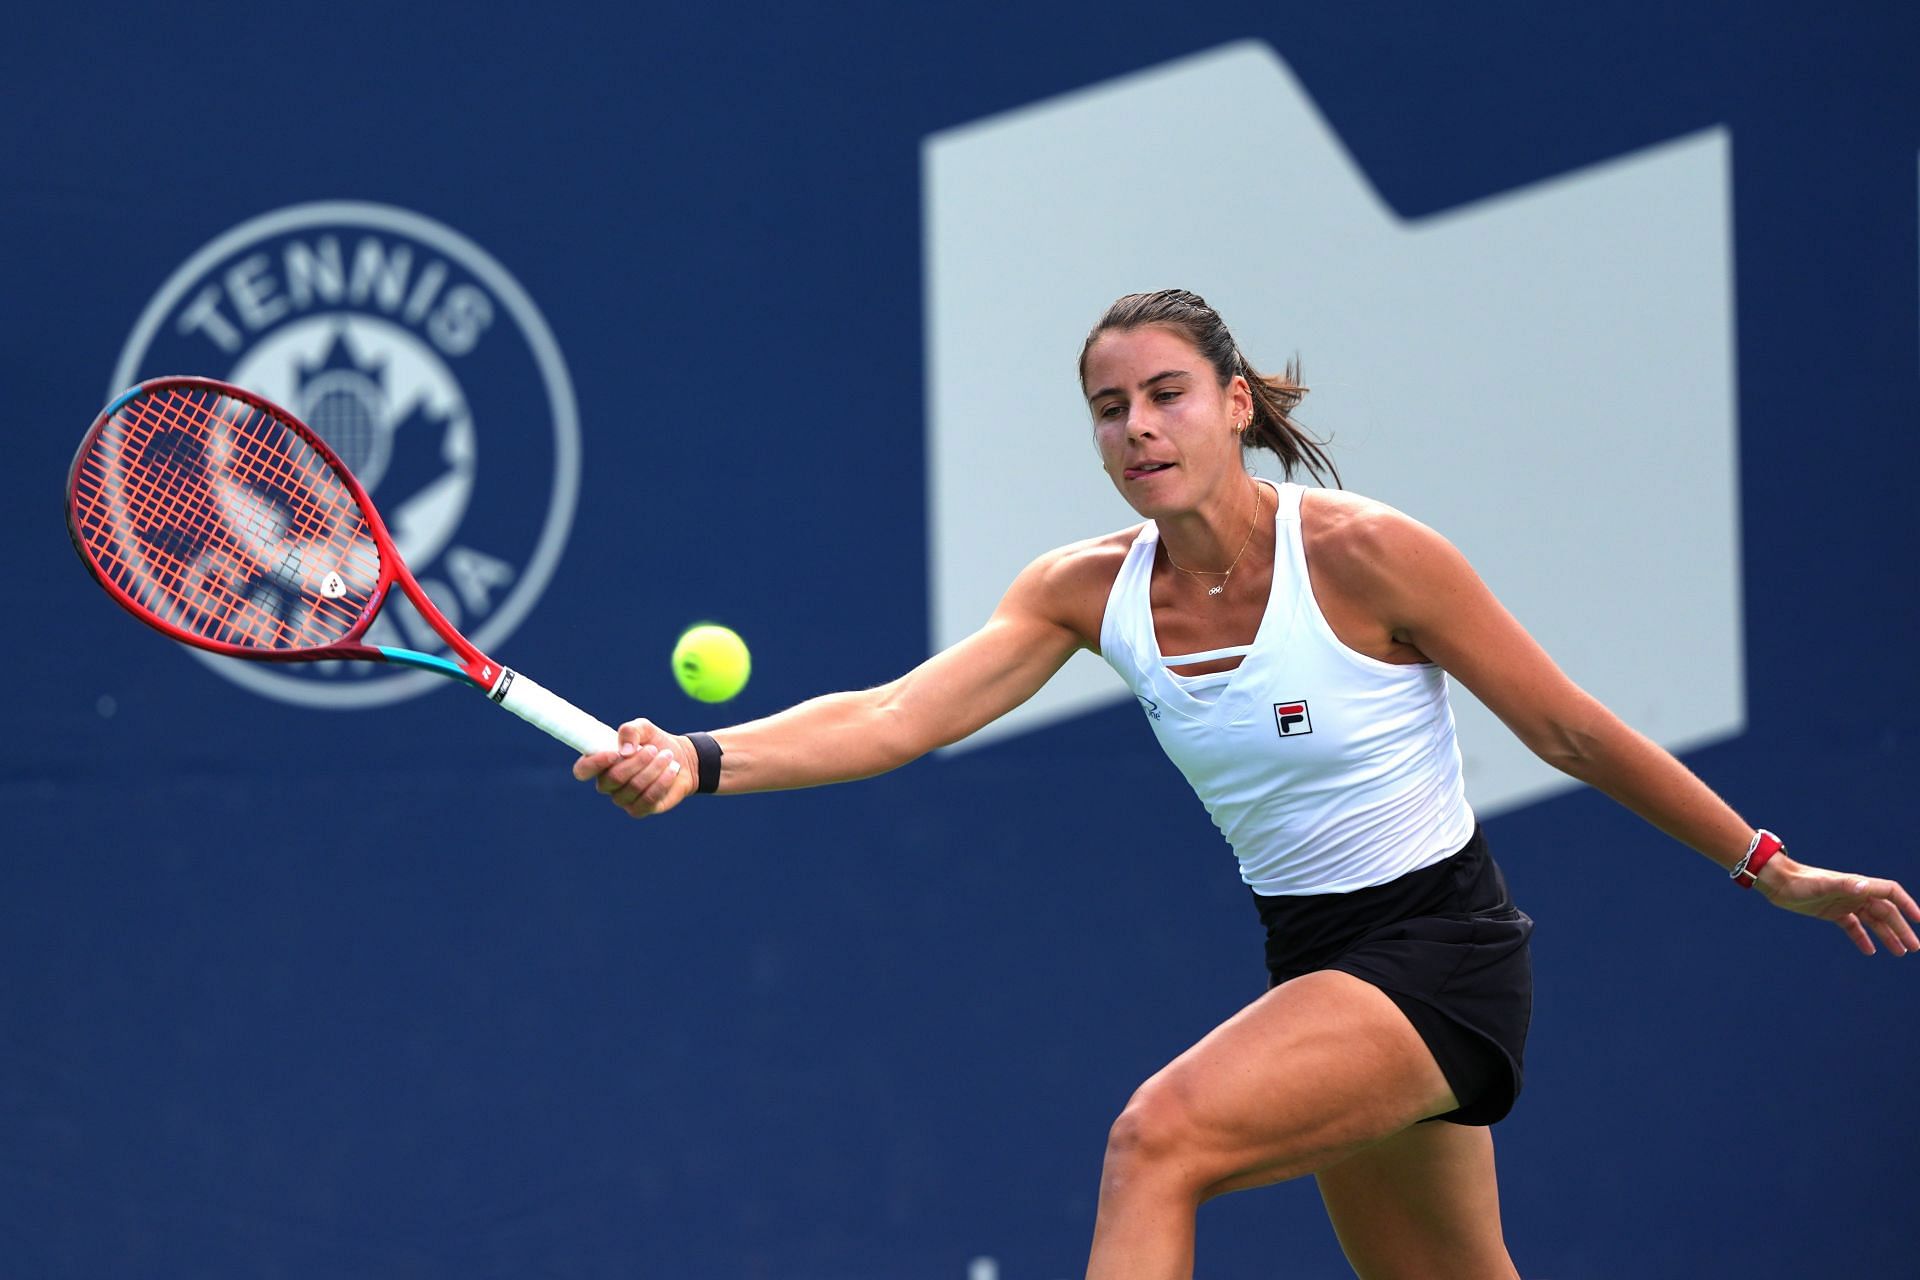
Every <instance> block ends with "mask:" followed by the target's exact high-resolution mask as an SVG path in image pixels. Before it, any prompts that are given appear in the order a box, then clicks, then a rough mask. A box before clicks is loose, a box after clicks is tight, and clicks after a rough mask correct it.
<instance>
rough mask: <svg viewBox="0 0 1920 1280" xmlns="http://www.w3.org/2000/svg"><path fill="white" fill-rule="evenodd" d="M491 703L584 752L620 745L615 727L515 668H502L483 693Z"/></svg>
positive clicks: (609, 748) (604, 749)
mask: <svg viewBox="0 0 1920 1280" xmlns="http://www.w3.org/2000/svg"><path fill="white" fill-rule="evenodd" d="M487 696H488V697H489V698H492V699H493V700H494V701H495V702H497V703H499V704H500V705H501V706H503V707H505V708H506V709H507V710H509V711H511V712H513V714H515V715H517V716H519V717H520V718H521V719H522V720H525V721H526V722H527V723H528V724H530V725H533V726H534V727H535V728H538V729H543V730H545V731H546V732H547V733H550V734H552V735H553V736H554V737H556V738H558V739H560V741H562V742H564V743H566V744H567V745H568V746H570V747H572V748H573V749H574V750H575V751H578V752H579V753H580V754H581V755H583V756H584V755H588V754H590V753H591V752H595V751H611V750H613V749H614V748H615V747H617V746H619V745H620V733H619V730H617V729H614V728H613V727H612V726H610V725H606V724H602V723H601V722H600V721H599V720H596V719H595V718H594V717H592V716H590V715H588V714H587V713H586V712H584V711H582V710H581V709H580V708H578V707H576V706H574V705H573V704H572V703H571V702H568V701H567V700H566V699H565V698H563V697H561V696H560V695H559V694H557V693H553V692H550V691H549V690H547V689H543V688H542V687H540V686H539V685H537V684H535V683H534V682H533V681H531V680H529V679H527V677H525V676H523V675H521V674H520V673H519V672H517V671H508V670H503V671H501V673H500V678H499V679H498V680H496V681H495V682H494V685H493V688H492V690H490V691H489V692H488V694H487Z"/></svg>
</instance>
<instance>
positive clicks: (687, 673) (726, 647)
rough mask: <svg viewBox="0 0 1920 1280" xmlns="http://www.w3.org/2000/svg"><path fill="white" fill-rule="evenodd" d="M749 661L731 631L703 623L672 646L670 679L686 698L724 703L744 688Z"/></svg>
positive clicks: (748, 656)
mask: <svg viewBox="0 0 1920 1280" xmlns="http://www.w3.org/2000/svg"><path fill="white" fill-rule="evenodd" d="M752 670H753V658H752V657H751V655H749V654H748V653H747V642H746V641H744V640H742V639H741V638H740V635H739V633H738V632H736V631H734V630H733V629H732V628H731V627H723V626H720V625H719V624H718V623H713V622H703V623H701V624H700V625H699V626H697V627H689V628H688V629H687V631H686V632H685V633H684V634H683V635H682V636H681V637H680V643H678V644H676V645H674V646H673V678H674V679H676V680H678V681H679V682H680V687H681V688H682V689H684V690H686V692H687V696H688V697H690V698H698V699H699V700H700V701H702V702H725V701H726V700H727V699H728V698H731V697H733V696H734V695H735V694H737V693H739V692H740V691H741V690H742V689H744V688H746V687H747V675H748V673H749V672H751V671H752Z"/></svg>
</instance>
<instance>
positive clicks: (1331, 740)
mask: <svg viewBox="0 0 1920 1280" xmlns="http://www.w3.org/2000/svg"><path fill="white" fill-rule="evenodd" d="M1274 489H1275V491H1276V493H1277V494H1278V501H1277V506H1276V510H1275V512H1274V530H1275V540H1274V557H1273V558H1274V565H1273V589H1272V592H1271V594H1270V595H1269V596H1268V598H1267V610H1266V613H1265V614H1264V615H1263V616H1262V617H1261V619H1260V629H1259V631H1258V633H1257V634H1256V635H1255V636H1254V640H1253V643H1252V644H1251V645H1246V646H1236V647H1234V648H1229V649H1213V650H1209V651H1207V652H1206V653H1189V654H1176V655H1172V656H1168V655H1163V654H1162V653H1161V652H1160V642H1159V639H1158V637H1157V636H1156V635H1155V633H1154V629H1153V607H1152V601H1151V597H1150V594H1149V583H1150V580H1151V578H1152V576H1153V560H1154V552H1155V549H1156V548H1157V547H1158V546H1159V542H1160V531H1159V529H1158V528H1157V527H1156V526H1155V525H1154V523H1153V522H1152V521H1151V520H1149V521H1148V522H1147V523H1146V525H1145V527H1143V528H1142V529H1141V530H1140V534H1139V536H1138V537H1136V538H1135V539H1134V540H1133V545H1132V546H1131V547H1130V548H1129V549H1128V551H1127V558H1126V561H1125V562H1124V563H1123V564H1122V565H1121V566H1120V574H1119V576H1118V577H1117V578H1115V579H1114V583H1113V590H1112V592H1111V593H1109V595H1108V597H1107V611H1106V616H1105V617H1104V618H1103V619H1102V621H1101V625H1100V651H1101V655H1102V656H1103V657H1105V658H1106V660H1107V662H1108V663H1110V664H1111V665H1112V666H1113V669H1114V670H1115V671H1118V672H1119V673H1120V677H1121V679H1123V680H1125V681H1126V682H1127V687H1128V688H1130V689H1132V690H1133V692H1134V696H1135V697H1137V698H1139V700H1140V705H1141V707H1142V709H1143V710H1144V711H1145V712H1146V714H1147V718H1148V720H1149V721H1150V722H1151V723H1152V725H1153V732H1154V735H1155V736H1156V737H1158V738H1159V739H1160V746H1161V747H1162V748H1163V749H1164V750H1165V751H1166V753H1167V755H1168V757H1169V758H1170V759H1172V761H1173V762H1174V764H1176V765H1178V766H1179V768H1180V771H1181V772H1182V773H1184V774H1185V775H1186V776H1187V781H1188V782H1189V783H1191V784H1192V786H1193V789H1194V791H1195V792H1197V793H1198V794H1199V796H1200V800H1201V802H1202V803H1203V804H1205V805H1206V807H1207V812H1208V813H1210V814H1212V815H1213V823H1214V825H1215V826H1217V827H1219V828H1220V832H1221V834H1222V835H1224V836H1225V837H1226V838H1227V843H1228V844H1229V845H1231V846H1232V848H1233V852H1234V855H1235V856H1236V857H1237V858H1239V860H1240V878H1241V879H1242V880H1244V881H1246V882H1247V884H1249V885H1250V886H1252V888H1253V890H1254V891H1255V892H1256V893H1261V894H1267V895H1279V894H1306V893H1347V892H1351V891H1352V890H1355V889H1364V888H1368V887H1370V886H1373V885H1378V884H1385V883H1386V882H1387V881H1389V880H1392V879H1395V878H1396V877H1398V876H1402V875H1405V874H1406V873H1407V872H1409V871H1417V870H1419V869H1420V868H1421V867H1426V866H1431V865H1432V864H1434V863H1436V862H1439V861H1440V860H1441V859H1443V858H1445V857H1447V856H1448V855H1449V854H1452V853H1454V852H1455V851H1457V850H1458V849H1459V848H1460V847H1461V846H1462V845H1464V844H1466V842H1467V840H1468V839H1469V838H1470V837H1471V836H1472V835H1473V826H1474V818H1473V810H1472V809H1470V808H1469V807H1468V806H1467V797H1466V791H1465V788H1464V787H1463V786H1462V783H1461V777H1460V749H1459V746H1458V745H1457V744H1456V743H1455V741H1454V736H1453V710H1452V708H1451V707H1450V706H1449V705H1448V704H1447V677H1446V673H1445V672H1443V671H1441V670H1440V668H1439V667H1437V666H1434V665H1433V664H1431V663H1420V664H1417V665H1412V666H1400V665H1396V664H1394V663H1390V662H1381V661H1379V660H1377V659H1374V658H1369V657H1367V656H1366V655H1365V654H1361V653H1356V652H1355V651H1354V650H1352V649H1349V648H1348V647H1347V646H1346V645H1344V644H1342V643H1340V641H1339V639H1338V638H1337V637H1336V636H1335V635H1334V634H1333V628H1332V627H1330V626H1329V625H1328V624H1327V620H1326V617H1325V616H1324V615H1323V614H1322V613H1321V612H1320V606H1319V604H1318V603H1317V602H1316V601H1315V600H1314V598H1313V590H1312V588H1311V586H1310V584H1309V582H1308V579H1307V558H1306V551H1305V548H1304V546H1303V544H1302V540H1301V535H1300V495H1301V493H1302V492H1303V490H1302V488H1301V486H1299V485H1297V484H1282V485H1276V486H1274ZM1238 655H1245V656H1244V658H1243V660H1242V661H1241V663H1240V665H1239V666H1238V667H1236V668H1235V669H1234V670H1232V671H1223V672H1219V673H1217V674H1214V675H1204V676H1180V675H1176V674H1174V673H1173V672H1172V671H1169V670H1168V667H1174V666H1188V665H1191V664H1193V663H1198V662H1205V661H1207V660H1209V659H1213V658H1226V657H1233V656H1238Z"/></svg>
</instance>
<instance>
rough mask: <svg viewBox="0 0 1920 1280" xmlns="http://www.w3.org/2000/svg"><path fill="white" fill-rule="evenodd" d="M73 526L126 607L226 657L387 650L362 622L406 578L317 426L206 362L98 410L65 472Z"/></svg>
mask: <svg viewBox="0 0 1920 1280" xmlns="http://www.w3.org/2000/svg"><path fill="white" fill-rule="evenodd" d="M67 533H68V535H69V537H71V538H72V540H73V545H74V550H75V551H77V552H78V553H79V555H80V559H81V561H82V562H83V563H85V565H86V566H87V569H88V571H89V572H90V573H92V575H93V577H94V580H95V581H97V582H98V583H99V584H100V585H101V586H102V587H103V588H104V589H105V590H106V592H107V594H108V595H110V596H112V597H113V598H114V599H115V600H116V601H118V602H119V603H120V605H121V606H122V607H123V608H125V609H126V610H127V611H128V612H129V613H132V614H133V615H134V616H135V617H137V618H139V619H140V620H141V621H142V622H145V623H146V624H147V625H149V626H151V627H154V628H155V629H157V630H159V631H161V632H163V633H164V634H166V635H168V636H171V637H172V638H173V639H175V640H178V641H181V642H182V643H184V644H190V645H193V646H195V647H197V648H201V649H206V650H209V651H211V652H213V653H219V654H225V655H227V656H229V657H236V658H250V659H255V660H265V661H275V662H300V661H310V660H317V659H322V658H361V659H372V660H375V661H383V660H385V657H386V655H385V654H383V653H382V652H381V651H380V650H378V649H376V648H374V647H372V646H369V645H365V644H362V643H360V637H361V635H362V634H363V633H364V632H365V631H366V629H367V627H368V625H369V624H370V623H371V622H372V621H373V618H374V615H375V614H376V613H378V612H379V609H380V605H381V603H382V602H383V601H384V600H385V598H386V594H387V591H388V588H389V587H391V586H392V584H393V583H394V581H395V580H396V578H401V579H403V580H406V581H409V582H410V578H408V576H407V573H406V567H405V566H404V565H403V564H402V563H401V562H400V557H399V554H398V553H397V552H396V550H395V549H394V545H393V539H392V537H391V536H390V535H389V534H388V532H387V529H386V526H385V525H384V524H382V522H381V520H380V516H379V513H378V512H377V511H376V510H375V509H374V506H373V503H372V501H371V500H370V499H369V498H368V497H367V493H366V490H364V489H363V488H361V486H360V482H359V481H358V480H356V479H354V477H353V474H352V473H351V472H349V471H348V470H347V468H346V466H345V464H344V463H342V462H341V461H340V459H339V458H338V457H337V456H336V455H335V454H334V452H333V450H332V449H330V448H328V447H327V444H326V442H325V441H324V440H322V439H321V438H320V437H319V436H318V435H317V434H316V433H315V432H314V431H313V430H312V429H311V428H309V427H308V426H307V425H306V424H305V423H303V422H301V421H300V420H299V419H298V418H296V417H294V416H293V415H292V414H290V413H288V412H287V411H286V410H285V409H282V408H281V407H280V406H278V405H276V404H274V403H273V402H272V401H270V400H267V399H266V398H265V397H263V396H259V395H256V394H255V393H253V392H251V391H248V390H246V389H245V388H243V387H236V386H233V385H231V384H229V383H225V382H220V381H218V380H216V379H212V378H196V377H177V376H176V377H162V378H153V379H150V380H148V381H146V382H142V383H141V384H139V385H138V386H136V387H133V388H131V389H129V390H128V391H126V392H123V393H122V394H121V395H119V396H117V397H116V398H115V399H114V400H113V401H112V403H110V404H108V405H107V407H106V408H105V409H103V410H102V411H101V412H100V415H99V416H98V417H97V418H95V419H94V422H93V425H92V426H91V427H89V428H88V430H87V434H86V436H85V437H84V438H83V439H82V440H81V442H80V447H79V448H78V449H77V450H76V451H75V453H74V458H73V465H72V467H71V468H70V470H69V472H68V477H67Z"/></svg>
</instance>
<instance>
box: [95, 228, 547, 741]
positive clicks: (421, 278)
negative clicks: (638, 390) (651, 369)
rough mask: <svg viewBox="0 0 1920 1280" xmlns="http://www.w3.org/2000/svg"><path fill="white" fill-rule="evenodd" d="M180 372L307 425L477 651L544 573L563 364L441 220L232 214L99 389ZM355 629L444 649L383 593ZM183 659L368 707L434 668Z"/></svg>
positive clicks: (328, 702)
mask: <svg viewBox="0 0 1920 1280" xmlns="http://www.w3.org/2000/svg"><path fill="white" fill-rule="evenodd" d="M181 372H193V373H205V374H211V375H213V376H215V377H219V378H221V379H223V380H225V381H229V382H234V383H237V384H239V385H241V386H244V387H247V388H249V389H251V390H253V391H255V392H258V393H259V394H261V395H264V396H266V397H267V398H268V399H270V400H273V401H275V402H277V403H279V404H282V405H285V406H286V407H287V408H289V409H291V410H292V411H293V412H294V413H295V414H296V415H297V416H299V417H300V418H301V419H302V420H303V421H305V422H306V423H307V424H308V425H309V426H311V427H312V428H313V429H314V430H315V431H316V432H318V433H319V434H320V436H321V438H323V439H324V440H326V441H327V443H328V444H329V445H330V446H331V447H332V448H333V450H334V452H335V453H336V454H338V455H339V456H340V458H341V460H342V461H344V462H345V463H346V465H347V467H348V469H349V470H350V471H352V472H353V473H354V475H355V476H356V477H357V478H358V479H359V481H360V483H361V484H362V485H363V486H364V487H365V488H366V489H367V491H368V492H369V493H370V494H371V495H372V496H373V499H374V501H375V503H376V504H377V505H378V507H379V509H380V514H381V516H382V518H383V519H384V520H385V522H386V524H387V527H388V529H389V530H390V531H391V532H392V534H393V537H394V541H395V543H396V544H397V545H398V547H399V549H400V554H401V558H402V559H403V560H405V561H406V563H407V565H408V566H409V568H410V569H412V571H413V572H414V574H415V576H416V577H417V578H418V579H419V581H420V585H421V587H422V588H423V589H425V591H426V592H427V594H428V595H429V596H430V597H431V598H432V599H433V601H434V603H435V604H436V605H437V606H438V607H439V608H440V610H441V612H443V613H444V614H446V615H447V617H448V618H449V619H450V620H451V621H452V622H453V624H454V625H455V626H456V627H458V628H459V629H460V630H461V631H462V632H463V633H465V634H466V635H468V636H470V637H472V639H473V641H474V643H475V644H477V645H479V646H481V647H482V648H483V649H491V648H493V647H495V646H497V645H499V644H500V643H501V642H503V641H504V640H505V639H506V638H507V637H508V636H509V635H511V634H512V633H513V630H514V628H515V627H516V626H518V625H519V623H520V621H521V619H523V618H524V617H525V616H526V615H527V613H528V611H529V610H531V608H532V607H533V604H534V602H535V601H536V600H538V599H539V596H540V593H541V592H542V591H543V590H545V588H546V585H547V582H548V580H549V579H550V577H551V576H552V574H553V570H554V568H555V566H556V565H557V564H558V562H559V558H560V553H561V551H562V550H563V548H564V547H565V544H566V540H567V534H568V532H569V530H570V529H571V528H572V523H573V508H574V500H575V496H576V494H577V492H578V487H579V473H580V442H579V424H578V420H577V414H576V411H575V407H574V396H573V384H572V379H571V378H570V376H569V375H568V372H567V368H566V362H565V360H564V359H563V358H562V356H561V354H560V349H559V346H558V344H557V343H556V342H555V341H554V338H553V335H552V333H551V332H550V331H549V329H548V328H547V323H546V320H545V319H544V318H543V317H542V316H541V314H540V311H539V308H538V307H537V306H535V305H534V302H533V299H532V298H531V297H529V296H528V294H527V292H526V290H525V289H523V288H522V287H521V286H520V284H519V283H518V282H517V281H516V280H515V279H514V278H513V277H512V276H511V275H510V274H509V273H508V272H507V270H506V268H505V267H503V266H502V265H501V264H500V263H499V262H498V261H496V260H495V259H494V258H493V257H492V255H490V254H488V253H487V252H486V251H485V250H484V249H482V248H481V247H480V246H478V245H476V244H475V243H473V242H472V241H471V240H468V239H467V238H466V237H465V236H463V235H461V234H460V233H459V232H457V231H454V230H453V229H452V228H450V227H447V226H444V225H442V224H440V223H438V222H435V221H433V220H432V219H429V218H426V217H423V216H421V215H420V214H417V213H413V212H411V211H409V210H405V209H396V208H393V207H391V206H387V205H378V204H366V203H360V202H353V201H327V202H321V203H315V204H304V205H296V206H292V207H290V208H285V209H279V210H275V211H274V212H272V213H267V214H263V215H261V216H259V217H256V218H252V219H249V220H248V221H246V222H244V223H242V224H240V225H239V226H236V227H233V228H232V229H230V230H228V231H226V232H224V233H223V234H221V235H219V236H218V237H216V238H215V239H214V240H213V241H212V242H211V243H209V244H208V245H206V246H205V247H203V248H202V249H200V250H199V251H198V252H197V253H195V254H193V255H192V256H191V257H190V258H189V259H188V260H187V261H186V262H184V263H183V264H181V265H180V266H179V267H178V268H177V269H176V270H175V271H174V272H173V274H172V275H171V276H170V277H169V278H168V279H167V281H166V282H165V283H164V284H162V285H161V287H160V289H159V291H158V292H157V293H156V294H155V296H154V297H153V298H152V299H151V300H150V301H149V302H148V303H147V306H146V308H145V310H144V311H143V312H142V313H141V316H140V319H139V320H138V322H137V323H136V324H135V325H134V329H133V332H132V334H131V335H130V336H129V337H128V339H127V342H126V346H125V347H124V348H123V350H122V351H121V353H120V359H119V361H118V363H117V364H116V366H115V369H114V373H113V378H112V381H111V383H110V386H111V388H112V389H113V390H116V391H117V390H118V389H120V388H123V387H126V386H129V385H131V384H132V383H134V382H135V381H137V380H139V379H141V378H145V377H150V376H153V375H154V374H157V373H181ZM326 590H327V584H325V583H323V584H322V593H323V594H325V592H326ZM365 639H366V642H367V643H368V644H373V645H385V646H391V647H400V648H409V649H418V650H425V651H428V652H432V653H444V652H445V651H446V645H445V644H444V642H443V641H441V639H440V638H439V636H438V635H436V634H435V633H434V632H433V630H432V628H431V627H430V626H428V624H427V623H426V621H425V620H424V619H423V618H422V617H421V616H420V614H419V613H418V611H416V610H415V609H414V608H413V607H412V605H411V604H408V603H407V602H405V601H403V600H398V599H396V600H394V601H392V602H391V603H390V604H389V605H388V606H387V607H386V608H385V609H384V610H383V611H382V612H381V614H380V615H379V617H378V618H376V619H375V620H374V622H373V625H372V627H371V628H370V629H369V630H368V632H367V634H366V637H365ZM193 656H194V657H195V658H196V659H197V660H199V661H201V662H203V663H205V664H206V665H207V666H208V667H210V668H212V669H213V670H215V671H217V672H219V673H220V674H221V675H223V676H225V677H226V678H228V679H230V680H232V681H234V682H235V683H238V684H241V685H244V686H246V687H247V688H249V689H252V690H254V691H255V692H257V693H262V694H266V695H267V696H269V697H273V698H278V699H280V700H282V701H285V702H295V703H302V704H305V705H309V706H320V707H332V708H342V707H365V706H373V705H378V704H382V703H388V702H393V701H396V700H398V699H401V698H405V697H410V696H413V695H415V694H419V693H423V692H425V691H426V690H428V689H434V688H443V687H445V683H446V682H445V681H444V680H441V679H440V678H438V677H437V676H435V675H432V674H430V673H426V672H421V671H417V670H412V669H410V668H406V667H399V666H392V667H389V666H382V665H378V664H371V663H360V662H323V663H306V664H289V665H284V666H262V665H258V664H248V663H243V662H238V661H235V660H233V659H230V658H224V657H220V656H217V655H213V654H207V653H201V652H198V651H194V652H193Z"/></svg>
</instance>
